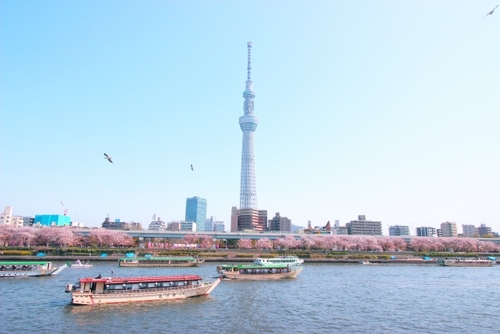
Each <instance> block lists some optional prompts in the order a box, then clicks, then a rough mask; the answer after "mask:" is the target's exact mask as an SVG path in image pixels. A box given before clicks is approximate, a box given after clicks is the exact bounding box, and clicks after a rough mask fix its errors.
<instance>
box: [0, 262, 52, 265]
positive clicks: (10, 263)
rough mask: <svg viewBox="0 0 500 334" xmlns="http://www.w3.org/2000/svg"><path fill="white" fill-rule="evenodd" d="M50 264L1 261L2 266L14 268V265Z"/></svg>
mask: <svg viewBox="0 0 500 334" xmlns="http://www.w3.org/2000/svg"><path fill="white" fill-rule="evenodd" d="M47 263H49V262H48V261H0V266H12V265H15V266H17V265H25V266H27V265H31V266H33V265H40V264H47Z"/></svg>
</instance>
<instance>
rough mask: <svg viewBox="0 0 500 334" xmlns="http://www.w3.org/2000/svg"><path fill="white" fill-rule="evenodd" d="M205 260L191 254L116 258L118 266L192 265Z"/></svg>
mask: <svg viewBox="0 0 500 334" xmlns="http://www.w3.org/2000/svg"><path fill="white" fill-rule="evenodd" d="M203 262H205V260H204V259H197V258H194V257H191V256H166V257H124V258H121V259H119V260H118V265H119V266H120V267H194V266H197V265H199V264H200V263H203Z"/></svg>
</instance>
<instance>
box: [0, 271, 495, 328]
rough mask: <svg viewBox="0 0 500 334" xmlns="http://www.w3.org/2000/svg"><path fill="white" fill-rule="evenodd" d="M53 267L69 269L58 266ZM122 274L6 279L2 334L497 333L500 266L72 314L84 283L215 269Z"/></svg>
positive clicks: (351, 277) (354, 278)
mask: <svg viewBox="0 0 500 334" xmlns="http://www.w3.org/2000/svg"><path fill="white" fill-rule="evenodd" d="M55 264H56V265H60V264H62V263H57V262H55ZM220 264H221V263H217V262H205V263H204V264H202V265H201V266H200V267H194V268H119V267H118V265H117V263H116V262H95V263H94V267H93V268H90V269H72V268H67V269H65V270H64V271H62V272H61V273H60V274H59V275H58V276H53V277H35V278H2V279H0V333H22V332H38V333H49V332H50V333H75V334H76V333H99V334H102V333H162V332H163V333H499V332H500V325H499V324H498V316H499V315H500V298H499V297H500V290H499V286H498V283H499V276H500V266H498V265H497V266H495V267H490V268H452V267H440V266H438V265H430V264H425V265H403V264H387V265H376V264H373V265H361V264H305V265H304V270H303V271H302V272H301V273H300V275H299V276H298V277H297V278H296V279H287V280H280V281H262V282H251V281H249V282H245V281H239V282H235V281H222V282H221V283H220V284H219V286H218V287H217V288H216V289H215V290H214V291H213V292H212V294H211V295H210V296H203V297H198V298H191V299H187V300H181V301H170V302H168V301H167V302H150V303H135V304H116V305H96V306H72V305H70V304H69V302H70V299H71V298H70V295H69V294H66V293H65V292H64V288H65V285H66V284H67V283H74V282H76V280H77V279H78V278H79V277H91V276H94V277H95V276H97V275H99V274H101V275H103V276H109V275H110V274H111V270H113V271H114V276H116V277H117V276H142V275H148V276H155V275H180V274H197V275H200V276H202V277H204V278H205V279H206V280H214V278H213V277H214V276H216V275H217V273H216V270H215V268H216V266H217V265H220Z"/></svg>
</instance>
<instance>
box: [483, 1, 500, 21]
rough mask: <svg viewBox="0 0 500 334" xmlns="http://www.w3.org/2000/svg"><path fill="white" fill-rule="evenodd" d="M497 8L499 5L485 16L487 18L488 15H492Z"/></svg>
mask: <svg viewBox="0 0 500 334" xmlns="http://www.w3.org/2000/svg"><path fill="white" fill-rule="evenodd" d="M498 6H500V5H497V6H496V7H495V8H493V9H492V10H491V12H489V13H488V14H486V16H488V15H493V12H494V11H495V9H497V7H498ZM486 16H485V17H483V20H484V19H485V18H486Z"/></svg>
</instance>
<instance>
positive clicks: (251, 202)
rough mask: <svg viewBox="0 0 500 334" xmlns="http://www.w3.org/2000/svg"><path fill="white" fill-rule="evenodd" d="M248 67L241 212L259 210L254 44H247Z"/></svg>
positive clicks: (244, 108)
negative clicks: (255, 140) (254, 108)
mask: <svg viewBox="0 0 500 334" xmlns="http://www.w3.org/2000/svg"><path fill="white" fill-rule="evenodd" d="M247 47H248V66H247V81H246V89H245V91H244V92H243V97H244V98H245V102H244V103H243V111H244V112H245V113H244V115H243V116H241V117H240V128H241V131H243V145H242V152H241V183H240V210H241V209H255V210H256V209H257V187H256V180H255V153H254V145H253V134H254V132H255V129H257V124H258V123H259V119H258V118H257V117H255V115H254V114H253V100H254V98H255V93H254V92H253V90H252V79H251V70H252V66H251V60H252V57H251V54H252V42H248V43H247Z"/></svg>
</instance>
